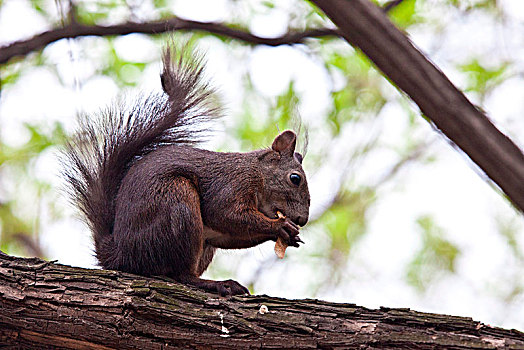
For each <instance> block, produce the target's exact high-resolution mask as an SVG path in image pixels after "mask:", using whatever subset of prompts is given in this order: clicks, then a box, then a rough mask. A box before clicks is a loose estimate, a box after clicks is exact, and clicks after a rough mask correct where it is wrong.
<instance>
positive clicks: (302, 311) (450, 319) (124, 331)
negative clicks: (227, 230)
mask: <svg viewBox="0 0 524 350" xmlns="http://www.w3.org/2000/svg"><path fill="white" fill-rule="evenodd" d="M262 305H266V307H267V308H268V310H269V312H267V313H261V312H260V309H261V306H262ZM1 346H11V347H14V348H18V347H21V348H24V349H26V348H34V349H45V348H64V349H65V348H67V349H72V348H74V349H110V348H115V349H137V348H140V349H165V348H176V349H181V348H197V349H201V348H206V349H209V348H214V349H244V348H257V349H260V348H264V349H282V348H300V349H309V348H320V349H335V348H340V349H348V348H357V347H358V348H360V347H364V348H413V349H450V348H469V349H495V348H513V349H524V333H521V332H519V331H516V330H505V329H501V328H496V327H490V326H487V325H484V324H482V323H480V322H476V321H473V320H472V319H470V318H466V317H455V316H446V315H437V314H430V313H422V312H416V311H412V310H409V309H390V308H380V309H379V310H372V309H367V308H364V307H360V306H356V305H354V304H336V303H329V302H325V301H320V300H313V299H304V300H287V299H280V298H272V297H268V296H249V297H234V298H231V299H220V298H217V297H216V296H213V295H210V294H206V293H203V292H201V291H197V290H194V289H191V288H188V287H186V286H183V285H180V284H177V283H174V282H172V281H168V280H164V279H155V278H145V277H141V276H135V275H131V274H125V273H121V272H116V271H107V270H89V269H82V268H74V267H69V266H64V265H59V264H54V263H50V262H45V261H43V260H40V259H36V258H33V259H24V258H15V257H11V256H7V255H4V254H0V347H1Z"/></svg>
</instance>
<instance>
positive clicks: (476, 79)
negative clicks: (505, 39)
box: [459, 58, 509, 96]
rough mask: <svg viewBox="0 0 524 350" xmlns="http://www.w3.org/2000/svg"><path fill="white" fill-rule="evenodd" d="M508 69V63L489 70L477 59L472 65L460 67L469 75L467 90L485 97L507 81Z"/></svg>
mask: <svg viewBox="0 0 524 350" xmlns="http://www.w3.org/2000/svg"><path fill="white" fill-rule="evenodd" d="M508 67H509V64H508V63H503V64H501V65H500V66H499V67H496V68H487V67H486V66H484V65H482V64H481V63H480V62H479V60H478V59H476V58H475V59H473V60H472V61H471V62H470V63H467V64H463V65H461V66H459V69H460V70H461V71H462V72H464V73H467V74H468V75H467V77H468V85H467V87H466V90H467V91H474V92H478V93H479V94H480V95H481V96H484V95H485V94H486V93H487V92H489V91H490V90H491V89H493V88H494V87H496V86H497V85H499V84H500V83H502V82H503V81H504V80H505V78H506V76H507V74H506V72H507V69H508Z"/></svg>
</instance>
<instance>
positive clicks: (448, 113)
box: [312, 0, 524, 211]
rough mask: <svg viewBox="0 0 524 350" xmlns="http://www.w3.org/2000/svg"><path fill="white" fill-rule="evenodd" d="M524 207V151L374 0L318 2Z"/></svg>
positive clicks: (343, 32) (349, 38)
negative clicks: (500, 129)
mask: <svg viewBox="0 0 524 350" xmlns="http://www.w3.org/2000/svg"><path fill="white" fill-rule="evenodd" d="M312 2H313V3H315V4H316V5H317V6H318V7H319V8H321V9H322V10H323V11H324V12H325V13H326V14H327V16H328V17H329V18H330V19H331V20H332V21H333V23H335V25H336V26H337V27H338V29H339V32H340V34H341V35H342V36H343V37H344V38H345V39H346V40H347V41H348V42H349V43H350V44H352V45H354V46H356V47H358V48H360V49H361V50H362V51H363V52H364V54H366V55H367V56H368V57H369V58H370V59H371V60H372V61H373V62H374V63H375V64H376V65H377V67H378V68H379V69H380V70H382V71H383V72H384V74H385V75H386V76H387V77H388V78H389V79H391V80H392V82H393V83H394V84H396V85H397V86H398V87H399V88H400V89H402V90H403V91H405V92H406V93H407V94H408V95H409V97H411V98H412V99H413V101H415V103H416V104H417V105H418V106H419V107H420V109H421V111H422V112H423V113H424V114H425V115H426V116H427V117H428V118H429V119H430V120H431V122H432V123H434V125H435V126H436V127H437V128H438V129H439V130H440V131H442V133H444V134H445V135H446V136H447V137H448V138H449V139H450V140H451V141H453V142H454V143H455V144H456V145H457V146H458V147H460V149H461V150H462V151H464V153H466V154H467V155H468V156H469V157H470V158H471V160H472V161H473V162H475V163H476V164H477V165H478V166H479V167H480V168H481V169H482V170H483V171H484V172H485V173H486V175H487V176H489V178H491V179H492V180H493V181H494V182H495V183H496V184H497V185H498V186H499V187H500V188H501V189H502V190H503V191H504V192H505V193H506V194H507V196H508V197H509V198H510V199H511V201H512V202H513V203H514V204H515V206H516V207H517V208H519V209H520V210H521V211H524V155H523V153H522V151H521V150H520V149H519V147H518V146H516V145H515V144H514V143H513V142H512V141H511V140H510V139H509V138H508V137H507V136H506V135H504V134H503V133H501V132H500V131H499V130H498V129H497V128H496V127H495V126H494V125H493V124H492V123H491V122H490V120H489V119H488V117H487V116H486V115H485V114H484V113H483V112H481V111H480V110H479V109H478V108H476V107H475V106H474V105H473V104H472V103H471V102H470V101H469V100H468V99H467V98H466V96H464V94H462V93H461V92H460V91H459V90H458V89H457V88H456V87H455V86H454V85H453V84H452V83H451V82H450V81H449V79H448V78H447V77H446V76H445V75H444V74H443V73H442V72H441V71H440V70H439V69H438V68H437V67H436V66H435V65H433V64H432V63H431V62H430V61H429V60H428V59H427V58H426V57H425V56H424V55H423V54H422V53H421V52H420V51H419V50H418V49H417V48H416V47H415V46H414V45H413V44H412V43H411V41H410V40H409V38H408V37H407V36H406V35H405V34H404V33H402V32H401V31H400V30H398V29H397V28H396V27H395V26H394V25H393V23H391V21H390V20H389V18H388V17H387V15H386V14H385V13H384V11H383V10H382V9H381V8H379V7H377V6H376V5H374V4H373V3H371V2H370V1H369V0H351V1H346V0H313V1H312Z"/></svg>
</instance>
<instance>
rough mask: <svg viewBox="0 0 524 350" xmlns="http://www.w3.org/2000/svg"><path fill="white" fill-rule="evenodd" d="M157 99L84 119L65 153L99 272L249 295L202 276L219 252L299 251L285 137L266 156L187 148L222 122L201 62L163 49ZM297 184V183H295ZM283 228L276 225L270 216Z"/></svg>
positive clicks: (300, 217) (296, 167)
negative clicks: (266, 247) (269, 245)
mask: <svg viewBox="0 0 524 350" xmlns="http://www.w3.org/2000/svg"><path fill="white" fill-rule="evenodd" d="M163 63H164V68H163V72H162V74H161V82H162V87H163V90H164V94H162V95H150V96H149V97H146V98H144V99H142V100H140V101H137V102H136V103H135V105H134V106H133V107H132V108H130V109H126V108H120V109H117V108H113V109H109V110H107V111H106V112H105V113H102V115H101V116H100V118H99V119H84V120H83V121H81V123H80V128H79V132H78V133H77V135H76V137H74V138H73V139H72V140H71V141H69V142H68V143H67V145H66V151H65V155H66V162H65V163H64V175H65V178H66V181H67V183H68V185H69V190H70V192H71V195H72V198H73V201H74V202H75V203H76V205H77V206H78V207H79V209H80V211H81V212H82V214H83V215H84V217H85V219H86V222H87V224H88V225H89V227H90V229H91V230H92V232H93V237H94V241H95V251H96V256H97V259H98V261H99V262H100V264H101V265H102V266H103V267H104V268H110V269H118V270H122V271H127V272H132V273H138V274H143V275H165V276H169V277H172V278H174V279H176V280H178V281H181V282H185V283H189V284H192V285H194V286H197V287H200V288H203V289H206V290H209V291H214V292H218V293H220V294H221V295H230V294H241V293H246V292H247V289H246V288H244V287H243V286H241V285H240V284H238V283H237V282H234V281H231V280H228V281H218V282H215V281H208V280H202V279H200V278H199V276H200V275H201V274H202V273H203V272H204V270H205V269H206V268H207V266H208V265H209V263H210V262H211V259H212V258H213V255H214V252H215V249H216V248H226V249H231V248H247V247H251V246H254V245H257V244H260V243H262V242H265V241H267V240H276V239H277V238H278V237H281V238H282V239H284V240H285V241H286V242H287V243H288V244H289V245H291V246H298V242H299V241H300V240H299V238H298V226H297V225H304V224H305V223H306V222H307V217H308V211H309V192H308V189H307V182H306V179H305V174H304V172H303V170H302V167H301V164H300V163H301V161H302V156H300V155H299V154H296V153H294V149H295V142H296V137H295V134H294V133H293V132H291V131H285V132H283V133H281V134H280V135H279V136H277V138H276V139H275V141H274V142H273V146H272V148H271V149H266V150H259V151H253V152H248V153H218V152H211V151H206V150H202V149H198V148H195V147H193V145H192V144H193V143H194V142H195V141H196V140H197V138H198V137H197V135H198V133H199V132H200V131H202V130H203V128H202V125H204V124H203V123H202V122H203V121H204V120H207V119H210V118H215V117H217V116H219V114H220V113H219V109H218V108H217V107H215V106H213V105H212V104H211V103H210V101H211V100H212V99H211V95H212V94H213V91H212V89H210V88H209V86H208V84H207V83H206V82H204V81H203V66H202V63H201V60H197V61H196V63H195V61H193V62H191V63H190V62H189V61H188V60H187V57H184V52H181V53H180V54H179V55H178V58H175V52H174V50H173V49H170V48H168V49H166V51H165V53H164V56H163ZM297 178H298V180H297ZM277 211H281V212H283V213H285V215H286V217H287V218H277V217H276V212H277Z"/></svg>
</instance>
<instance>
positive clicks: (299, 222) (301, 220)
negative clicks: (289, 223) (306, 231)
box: [293, 216, 308, 226]
mask: <svg viewBox="0 0 524 350" xmlns="http://www.w3.org/2000/svg"><path fill="white" fill-rule="evenodd" d="M307 219H308V217H307V216H299V217H297V218H296V219H295V220H293V221H294V222H295V224H297V225H298V226H304V225H305V224H306V223H307Z"/></svg>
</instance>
